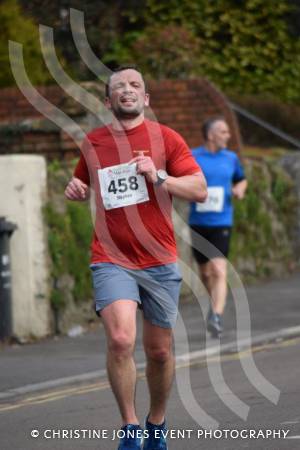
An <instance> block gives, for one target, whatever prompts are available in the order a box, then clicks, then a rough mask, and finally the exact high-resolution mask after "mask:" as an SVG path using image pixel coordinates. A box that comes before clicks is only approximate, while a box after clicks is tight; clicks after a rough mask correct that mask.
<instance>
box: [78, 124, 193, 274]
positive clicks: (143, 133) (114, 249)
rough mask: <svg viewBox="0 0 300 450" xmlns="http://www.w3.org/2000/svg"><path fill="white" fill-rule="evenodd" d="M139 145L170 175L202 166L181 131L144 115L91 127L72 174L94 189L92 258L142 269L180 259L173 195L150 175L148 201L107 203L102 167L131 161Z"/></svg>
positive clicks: (182, 173)
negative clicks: (120, 126) (122, 127)
mask: <svg viewBox="0 0 300 450" xmlns="http://www.w3.org/2000/svg"><path fill="white" fill-rule="evenodd" d="M141 150H143V151H144V155H145V156H150V157H151V158H152V160H153V162H154V164H155V167H156V168H157V169H164V170H166V171H167V173H168V174H169V175H171V176H174V177H180V176H183V175H192V174H195V173H197V172H199V171H201V169H200V167H199V165H198V164H197V163H196V161H195V160H194V158H193V156H192V154H191V151H190V149H189V148H188V146H187V144H186V143H185V141H184V140H183V139H182V137H181V136H180V135H179V134H178V133H176V132H175V131H174V130H172V129H170V128H168V127H166V126H163V125H160V124H158V123H157V122H152V121H150V120H145V121H144V122H143V123H142V124H141V125H138V126H137V127H135V128H132V129H130V130H127V131H116V130H113V128H112V127H111V126H105V127H102V128H97V129H95V130H93V131H92V132H90V133H89V134H88V135H87V138H86V139H85V141H84V142H83V145H82V152H81V156H80V160H79V162H78V164H77V167H76V169H75V172H74V176H75V177H78V178H80V179H81V180H82V181H83V182H85V183H86V184H88V185H91V187H92V188H93V189H94V190H95V205H96V207H95V208H94V209H95V213H94V214H93V216H94V235H93V240H92V245H91V250H92V263H96V262H112V263H115V264H119V265H121V266H124V267H128V268H132V269H141V268H146V267H152V266H158V265H162V264H169V263H172V262H175V261H176V242H175V237H174V230H173V224H172V218H171V212H172V199H171V195H169V194H168V193H167V192H166V190H165V189H162V188H160V187H156V186H153V184H152V183H148V182H147V181H146V184H147V188H148V194H149V200H148V201H146V202H144V203H139V204H135V205H130V206H126V207H120V208H115V209H110V210H105V209H104V206H103V202H102V197H101V193H100V187H99V180H98V170H99V169H103V168H106V167H110V166H114V165H117V164H122V163H127V162H129V161H130V160H131V159H132V158H134V157H135V156H137V155H138V153H137V152H138V151H141Z"/></svg>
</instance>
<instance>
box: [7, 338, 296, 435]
mask: <svg viewBox="0 0 300 450" xmlns="http://www.w3.org/2000/svg"><path fill="white" fill-rule="evenodd" d="M299 342H300V338H295V339H290V340H288V341H281V342H277V343H271V344H263V345H261V346H256V347H253V348H252V349H248V350H244V351H243V352H239V353H232V354H226V355H220V357H216V356H211V357H207V358H205V359H203V360H197V361H183V362H181V363H177V364H176V370H179V369H181V368H184V367H188V366H191V367H192V366H197V365H199V364H203V365H205V364H206V362H207V361H210V362H213V361H214V360H215V361H219V360H221V361H223V362H226V361H235V360H238V359H241V358H246V357H247V356H248V355H249V354H250V353H251V351H252V352H255V353H257V352H260V351H264V350H269V349H275V348H281V347H287V346H292V345H297V344H299ZM144 378H146V376H145V373H144V371H138V372H137V379H144ZM109 388H110V384H109V382H108V380H105V381H102V382H96V383H92V384H88V385H84V386H81V387H80V386H77V387H69V388H64V389H61V390H57V391H52V392H47V393H42V394H37V395H34V396H30V397H26V398H23V399H21V400H19V401H16V402H15V403H4V404H2V405H1V404H0V413H1V412H5V411H12V410H16V409H19V408H24V407H27V406H33V405H40V404H43V403H48V402H52V401H55V400H61V399H63V398H66V397H72V396H75V395H84V394H89V393H90V392H95V391H102V390H105V389H109ZM292 438H293V439H298V437H293V436H292Z"/></svg>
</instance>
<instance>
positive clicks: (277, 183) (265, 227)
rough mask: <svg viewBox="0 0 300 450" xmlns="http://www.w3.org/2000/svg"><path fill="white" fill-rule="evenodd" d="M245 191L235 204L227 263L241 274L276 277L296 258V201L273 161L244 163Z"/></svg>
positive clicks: (285, 175)
mask: <svg viewBox="0 0 300 450" xmlns="http://www.w3.org/2000/svg"><path fill="white" fill-rule="evenodd" d="M245 169H246V173H247V178H248V183H249V186H248V191H247V195H246V197H245V199H244V200H243V201H234V206H235V226H234V228H233V236H232V242H231V251H230V260H231V261H232V262H233V263H234V265H235V266H236V267H237V269H238V270H239V271H240V272H241V274H242V275H251V276H252V277H256V278H259V277H261V276H269V275H277V274H279V273H282V272H284V271H287V270H289V268H290V267H291V265H292V263H293V261H294V259H295V255H294V251H293V242H292V232H293V227H294V225H295V218H296V208H297V203H298V201H297V199H296V196H295V193H294V189H293V181H292V179H291V178H290V176H289V175H288V174H287V173H286V172H285V171H284V170H283V169H282V168H281V167H280V166H279V165H278V163H277V162H276V159H275V160H272V159H270V160H259V161H258V160H250V159H248V160H246V161H245Z"/></svg>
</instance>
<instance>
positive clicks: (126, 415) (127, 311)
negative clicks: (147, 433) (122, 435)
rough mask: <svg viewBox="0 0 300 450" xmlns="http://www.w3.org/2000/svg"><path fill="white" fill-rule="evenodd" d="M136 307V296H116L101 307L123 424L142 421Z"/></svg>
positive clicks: (109, 359) (111, 375)
mask: <svg viewBox="0 0 300 450" xmlns="http://www.w3.org/2000/svg"><path fill="white" fill-rule="evenodd" d="M136 309H137V303H136V302H135V301H133V300H117V301H115V302H113V303H112V304H110V305H108V306H106V307H105V308H104V309H103V310H102V311H101V317H102V320H103V324H104V328H105V332H106V336H107V371H108V377H109V381H110V384H111V387H112V390H113V393H114V395H115V397H116V400H117V403H118V405H119V409H120V413H121V416H122V420H123V425H126V424H129V423H130V424H138V423H139V421H138V419H137V417H136V411H135V388H136V367H135V362H134V359H133V352H134V346H135V338H136Z"/></svg>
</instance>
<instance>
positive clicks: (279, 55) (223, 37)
mask: <svg viewBox="0 0 300 450" xmlns="http://www.w3.org/2000/svg"><path fill="white" fill-rule="evenodd" d="M143 4H144V8H143V7H142V8H140V9H138V10H136V11H128V12H125V13H124V14H126V15H127V16H128V17H129V21H130V22H131V23H132V24H134V25H135V26H136V28H135V31H136V32H139V35H138V37H137V39H136V42H132V44H131V47H130V46H129V48H128V41H127V40H126V33H125V35H124V34H122V36H120V38H119V40H117V41H115V47H114V52H113V57H114V58H115V60H119V61H121V60H122V57H123V56H124V47H125V46H126V47H127V48H126V56H127V58H130V57H131V60H135V61H136V63H137V64H140V65H141V66H142V67H143V68H144V70H146V71H147V72H148V73H149V74H151V75H152V76H154V77H156V76H159V77H161V76H162V75H161V68H162V69H163V70H164V74H163V75H165V76H169V73H171V75H172V73H173V72H174V70H173V69H172V64H171V63H170V51H169V50H170V49H172V47H176V46H178V47H179V48H180V47H181V46H182V48H183V49H184V51H182V52H181V51H180V49H177V50H176V52H174V50H173V56H174V64H178V66H179V70H178V72H180V71H181V72H180V73H182V76H186V75H188V76H194V75H195V74H199V75H203V76H205V77H207V78H209V79H210V80H211V81H213V82H214V83H216V84H217V85H218V86H219V87H220V88H221V89H223V90H225V91H226V92H238V93H270V94H272V95H274V96H276V97H278V98H281V99H283V100H285V101H289V102H297V101H299V100H300V39H299V37H296V38H295V36H294V35H292V32H291V31H290V28H289V26H288V22H287V17H288V15H289V14H291V12H292V6H291V5H290V4H289V2H288V1H287V0H282V1H280V2H276V7H274V1H273V0H239V1H236V0H218V1H217V2H213V1H207V0H170V1H169V2H160V1H158V0H146V1H145V2H144V3H143ZM168 29H170V30H171V32H170V36H169V37H168V38H167V39H163V37H164V31H165V30H168ZM172 30H173V31H172ZM176 30H180V33H181V39H180V33H177V34H178V36H177V37H178V39H176ZM155 31H156V33H155ZM131 32H132V31H131ZM172 37H173V41H174V42H172ZM123 42H125V44H124V45H123V44H122V43H123ZM167 43H169V46H170V49H167V51H166V44H167ZM195 47H197V48H196V49H195ZM150 52H154V53H153V54H154V56H153V57H152V56H151V53H150ZM154 59H155V61H154ZM158 61H159V62H158ZM187 61H188V62H187ZM155 63H156V64H155ZM170 64H171V67H170ZM157 65H159V67H158V68H157V67H156V66H157ZM178 72H177V73H176V72H175V76H178ZM180 73H179V76H180Z"/></svg>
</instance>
